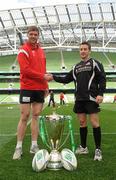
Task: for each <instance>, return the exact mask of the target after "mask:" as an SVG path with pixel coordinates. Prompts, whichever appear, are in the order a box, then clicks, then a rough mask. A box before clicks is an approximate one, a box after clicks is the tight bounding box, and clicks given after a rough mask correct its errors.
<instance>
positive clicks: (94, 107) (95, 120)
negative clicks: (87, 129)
mask: <svg viewBox="0 0 116 180" xmlns="http://www.w3.org/2000/svg"><path fill="white" fill-rule="evenodd" d="M99 111H100V108H99V104H97V103H96V102H93V101H90V102H88V104H87V112H88V113H89V114H90V121H91V124H92V127H93V137H94V141H95V146H96V149H95V156H94V160H99V161H100V160H102V152H101V128H100V124H99V116H98V112H99Z"/></svg>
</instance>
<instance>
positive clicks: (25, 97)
mask: <svg viewBox="0 0 116 180" xmlns="http://www.w3.org/2000/svg"><path fill="white" fill-rule="evenodd" d="M22 101H23V102H30V97H27V96H24V97H23V98H22Z"/></svg>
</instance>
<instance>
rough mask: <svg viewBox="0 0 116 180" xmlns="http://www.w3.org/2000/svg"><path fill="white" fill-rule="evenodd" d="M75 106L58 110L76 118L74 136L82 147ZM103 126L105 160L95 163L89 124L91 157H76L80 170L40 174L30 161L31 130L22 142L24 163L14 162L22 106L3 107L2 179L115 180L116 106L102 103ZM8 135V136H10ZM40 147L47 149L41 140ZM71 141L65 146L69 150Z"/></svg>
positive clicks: (0, 129) (0, 124)
mask: <svg viewBox="0 0 116 180" xmlns="http://www.w3.org/2000/svg"><path fill="white" fill-rule="evenodd" d="M11 106H12V107H13V109H8V107H11ZM72 108H73V105H72V104H69V105H68V106H61V107H60V108H57V109H56V112H57V113H59V114H65V115H68V114H70V115H71V116H72V118H73V128H74V132H75V133H77V134H75V142H76V144H77V145H79V144H80V140H79V122H78V120H77V119H76V115H75V114H74V113H72ZM101 109H102V111H101V113H100V119H101V121H100V122H101V127H102V133H103V135H102V150H103V161H102V162H95V161H93V155H94V141H93V136H92V128H91V126H90V123H88V127H89V129H88V131H89V134H88V148H89V151H90V153H89V154H88V155H85V156H83V155H80V156H77V161H78V167H77V170H76V171H73V172H68V171H66V170H64V169H62V170H60V171H49V170H45V171H44V172H41V173H36V172H34V171H33V170H32V167H31V162H32V158H33V156H31V155H30V154H29V148H30V140H31V137H30V128H29V127H28V129H27V132H26V136H25V139H24V143H23V151H24V154H23V157H22V159H21V160H16V161H13V160H12V154H13V152H14V148H15V144H16V137H15V136H10V134H14V133H15V132H16V127H17V123H18V119H19V115H20V114H19V105H9V104H6V105H0V116H1V117H0V134H2V135H3V134H4V135H6V136H0V140H1V139H4V142H2V141H0V180H27V179H28V180H33V179H34V180H38V179H40V180H51V179H53V180H54V179H56V180H77V179H79V180H83V179H84V180H115V177H116V171H115V169H116V151H115V150H116V143H115V139H116V128H115V127H116V121H115V115H116V111H115V109H116V104H102V105H101ZM51 112H52V108H51V107H47V108H45V109H44V111H43V113H42V115H46V114H51ZM7 135H8V137H7ZM38 142H39V145H40V148H45V145H43V143H42V142H41V139H40V138H39V140H38ZM69 142H70V141H68V142H67V143H66V144H65V146H64V147H68V148H69V147H70V143H69Z"/></svg>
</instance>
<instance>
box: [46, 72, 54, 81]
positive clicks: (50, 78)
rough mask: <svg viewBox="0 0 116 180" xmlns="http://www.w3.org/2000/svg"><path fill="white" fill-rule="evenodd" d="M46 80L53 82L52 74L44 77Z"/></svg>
mask: <svg viewBox="0 0 116 180" xmlns="http://www.w3.org/2000/svg"><path fill="white" fill-rule="evenodd" d="M44 79H45V80H46V81H52V80H53V75H52V74H45V75H44Z"/></svg>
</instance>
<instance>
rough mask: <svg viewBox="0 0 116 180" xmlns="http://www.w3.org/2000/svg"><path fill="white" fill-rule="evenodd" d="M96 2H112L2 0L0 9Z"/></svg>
mask: <svg viewBox="0 0 116 180" xmlns="http://www.w3.org/2000/svg"><path fill="white" fill-rule="evenodd" d="M87 2H90V3H96V2H112V0H101V1H100V0H64V1H63V0H3V1H2V3H1V4H0V10H4V9H14V8H23V7H32V6H42V5H53V4H72V3H75V4H76V3H87ZM113 2H115V0H113Z"/></svg>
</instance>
